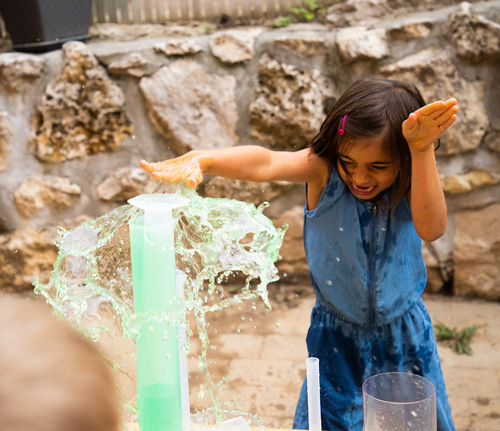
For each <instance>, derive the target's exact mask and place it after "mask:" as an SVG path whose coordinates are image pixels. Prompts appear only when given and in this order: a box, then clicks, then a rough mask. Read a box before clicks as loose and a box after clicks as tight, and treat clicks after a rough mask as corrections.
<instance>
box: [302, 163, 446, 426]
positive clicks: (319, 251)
mask: <svg viewBox="0 0 500 431" xmlns="http://www.w3.org/2000/svg"><path fill="white" fill-rule="evenodd" d="M304 245H305V250H306V256H307V261H308V265H309V271H310V275H311V281H312V285H313V288H314V291H315V293H316V299H317V300H316V305H315V306H314V308H313V310H312V313H311V326H310V328H309V331H308V334H307V348H308V351H309V356H314V357H317V358H319V364H320V387H321V389H320V399H321V420H322V429H323V430H330V431H361V430H362V429H363V400H362V391H361V386H362V384H363V382H364V381H365V380H366V379H367V378H368V377H370V376H372V375H375V374H379V373H384V372H390V371H402V372H409V373H414V374H419V375H422V376H425V377H426V378H428V379H429V380H431V381H432V382H433V383H434V385H435V386H436V393H437V416H438V430H439V431H453V430H455V426H454V424H453V420H452V418H451V412H450V406H449V403H448V397H447V394H446V388H445V384H444V379H443V374H442V371H441V365H440V359H439V356H438V352H437V347H436V340H435V338H434V332H433V326H432V323H431V320H430V317H429V314H428V312H427V310H426V308H425V306H424V304H423V302H422V299H421V296H422V293H423V291H424V288H425V284H426V278H427V274H426V269H425V264H424V261H423V258H422V241H421V239H420V237H419V236H418V235H417V233H416V231H415V228H414V226H413V221H412V217H411V211H410V206H409V202H408V199H407V198H404V199H402V200H401V201H400V202H399V204H398V206H397V207H396V209H395V211H394V213H393V214H392V215H391V214H390V213H389V211H387V210H383V209H380V208H378V207H377V205H376V204H374V203H373V202H369V201H364V200H361V199H357V198H356V197H355V196H354V195H353V194H352V193H351V192H350V190H349V189H348V188H347V187H346V186H345V184H344V182H343V181H342V180H341V178H340V177H339V175H338V172H337V170H336V169H335V168H332V170H331V175H330V179H329V181H328V183H327V185H326V187H325V190H324V191H323V193H322V195H321V198H320V201H319V203H318V205H317V207H316V208H315V209H313V210H308V209H307V207H306V209H305V213H304ZM306 385H307V382H306V381H304V384H303V386H302V390H301V393H300V398H299V402H298V405H297V409H296V412H295V418H294V424H293V428H295V429H308V428H309V426H308V416H307V386H306Z"/></svg>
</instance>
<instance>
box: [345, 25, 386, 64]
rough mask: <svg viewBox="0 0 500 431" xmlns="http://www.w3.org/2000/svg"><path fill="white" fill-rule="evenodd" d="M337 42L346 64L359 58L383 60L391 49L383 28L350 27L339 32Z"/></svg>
mask: <svg viewBox="0 0 500 431" xmlns="http://www.w3.org/2000/svg"><path fill="white" fill-rule="evenodd" d="M336 44H337V48H338V50H339V54H340V57H341V58H342V60H343V61H344V63H345V64H351V63H354V62H355V61H357V60H381V59H383V58H385V57H387V56H388V55H390V53H391V51H390V49H389V45H388V43H387V34H386V31H385V29H383V28H375V29H369V28H367V27H361V26H358V27H349V28H346V29H343V30H340V31H339V32H338V33H337V37H336Z"/></svg>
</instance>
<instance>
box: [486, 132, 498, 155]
mask: <svg viewBox="0 0 500 431" xmlns="http://www.w3.org/2000/svg"><path fill="white" fill-rule="evenodd" d="M484 142H485V144H486V146H487V147H488V148H489V149H490V150H493V151H496V152H497V153H500V130H492V131H490V132H488V133H487V134H486V136H485V138H484Z"/></svg>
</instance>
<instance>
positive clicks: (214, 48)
mask: <svg viewBox="0 0 500 431" xmlns="http://www.w3.org/2000/svg"><path fill="white" fill-rule="evenodd" d="M261 33H262V29H261V28H251V29H243V30H226V31H222V32H219V33H216V34H214V35H212V36H211V37H210V40H209V46H210V50H211V52H212V54H213V55H214V56H215V57H217V58H218V59H219V60H220V61H222V62H223V63H225V64H235V63H241V62H245V61H248V60H250V59H252V58H253V56H254V55H255V49H254V45H255V39H256V38H257V37H258V36H259V35H260V34H261Z"/></svg>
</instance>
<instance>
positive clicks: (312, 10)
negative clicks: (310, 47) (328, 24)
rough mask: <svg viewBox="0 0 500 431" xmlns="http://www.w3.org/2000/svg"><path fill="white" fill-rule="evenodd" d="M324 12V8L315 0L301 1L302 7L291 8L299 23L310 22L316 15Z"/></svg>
mask: <svg viewBox="0 0 500 431" xmlns="http://www.w3.org/2000/svg"><path fill="white" fill-rule="evenodd" d="M324 11H325V8H324V7H323V6H321V5H320V4H318V2H317V0H302V7H293V8H292V12H293V13H294V14H295V16H296V17H297V19H298V20H299V21H302V22H304V21H312V20H313V19H314V18H315V17H316V15H317V14H318V13H322V12H324Z"/></svg>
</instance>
